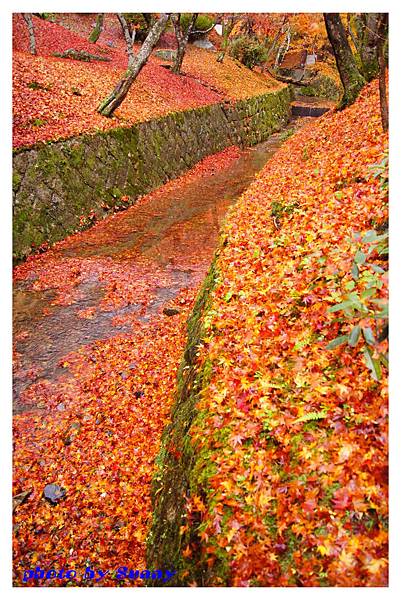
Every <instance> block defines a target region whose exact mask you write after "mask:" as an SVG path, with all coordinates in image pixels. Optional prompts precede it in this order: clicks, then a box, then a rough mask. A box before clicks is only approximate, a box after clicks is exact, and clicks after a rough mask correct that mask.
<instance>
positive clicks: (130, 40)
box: [117, 13, 136, 68]
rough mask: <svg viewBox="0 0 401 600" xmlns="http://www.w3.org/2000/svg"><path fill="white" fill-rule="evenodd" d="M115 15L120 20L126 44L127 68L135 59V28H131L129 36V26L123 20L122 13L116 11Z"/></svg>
mask: <svg viewBox="0 0 401 600" xmlns="http://www.w3.org/2000/svg"><path fill="white" fill-rule="evenodd" d="M117 17H118V20H119V21H120V25H121V29H122V30H123V34H124V38H125V42H126V44H127V54H128V68H129V67H130V66H131V65H132V64H133V62H134V59H135V54H134V41H135V32H136V30H135V29H133V31H132V36H131V34H130V32H129V27H128V24H127V21H126V20H125V17H124V15H123V14H122V13H117Z"/></svg>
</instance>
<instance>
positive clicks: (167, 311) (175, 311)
mask: <svg viewBox="0 0 401 600" xmlns="http://www.w3.org/2000/svg"><path fill="white" fill-rule="evenodd" d="M179 312H180V311H179V309H178V308H164V309H163V313H164V314H165V315H167V316H168V317H172V316H174V315H178V314H179Z"/></svg>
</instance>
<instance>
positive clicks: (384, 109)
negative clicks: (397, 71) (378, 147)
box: [376, 13, 388, 131]
mask: <svg viewBox="0 0 401 600" xmlns="http://www.w3.org/2000/svg"><path fill="white" fill-rule="evenodd" d="M387 35H388V13H383V14H380V16H379V24H378V27H377V37H378V40H377V46H376V56H377V62H378V64H379V92H380V113H381V120H382V126H383V131H388V100H387V90H386V57H385V55H384V50H385V45H386V39H387Z"/></svg>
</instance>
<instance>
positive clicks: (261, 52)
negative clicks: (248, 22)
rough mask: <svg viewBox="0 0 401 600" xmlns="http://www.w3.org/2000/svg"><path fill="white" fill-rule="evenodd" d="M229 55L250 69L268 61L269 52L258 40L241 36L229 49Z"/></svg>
mask: <svg viewBox="0 0 401 600" xmlns="http://www.w3.org/2000/svg"><path fill="white" fill-rule="evenodd" d="M229 54H230V55H231V56H232V57H233V58H235V59H237V60H239V61H240V62H241V63H242V64H243V65H245V66H246V67H248V68H249V69H253V67H254V66H256V65H260V64H262V63H264V62H265V61H266V60H267V50H266V48H265V46H264V45H263V44H261V43H260V42H259V40H258V39H257V38H254V37H249V36H247V35H241V36H239V37H237V38H235V39H234V40H233V41H232V42H231V43H230V47H229Z"/></svg>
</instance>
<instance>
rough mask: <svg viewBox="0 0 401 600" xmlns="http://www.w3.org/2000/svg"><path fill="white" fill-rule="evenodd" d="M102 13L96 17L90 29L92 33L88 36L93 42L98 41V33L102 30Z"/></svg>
mask: <svg viewBox="0 0 401 600" xmlns="http://www.w3.org/2000/svg"><path fill="white" fill-rule="evenodd" d="M103 21H104V13H99V14H98V16H97V17H96V25H95V27H94V28H93V29H92V33H91V34H90V36H89V41H90V42H93V43H94V44H95V43H96V42H97V41H98V39H99V37H100V34H101V33H102V31H103Z"/></svg>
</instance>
